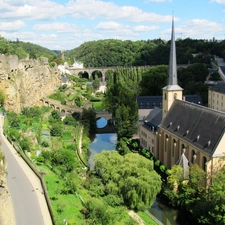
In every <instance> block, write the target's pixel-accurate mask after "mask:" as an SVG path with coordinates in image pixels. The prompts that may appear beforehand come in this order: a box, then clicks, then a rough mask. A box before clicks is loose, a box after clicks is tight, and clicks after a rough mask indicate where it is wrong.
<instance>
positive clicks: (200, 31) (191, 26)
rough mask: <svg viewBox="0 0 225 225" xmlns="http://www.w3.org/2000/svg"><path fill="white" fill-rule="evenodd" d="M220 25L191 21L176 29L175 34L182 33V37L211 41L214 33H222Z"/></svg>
mask: <svg viewBox="0 0 225 225" xmlns="http://www.w3.org/2000/svg"><path fill="white" fill-rule="evenodd" d="M223 29H224V28H223V27H222V25H220V24H217V23H215V22H210V21H208V20H200V19H193V20H190V21H188V22H186V23H184V24H183V25H182V26H180V27H179V28H177V29H176V32H177V33H182V35H183V36H184V37H190V38H198V39H199V38H200V37H204V39H206V38H208V39H212V38H213V36H214V34H215V33H216V32H220V31H222V30H223Z"/></svg>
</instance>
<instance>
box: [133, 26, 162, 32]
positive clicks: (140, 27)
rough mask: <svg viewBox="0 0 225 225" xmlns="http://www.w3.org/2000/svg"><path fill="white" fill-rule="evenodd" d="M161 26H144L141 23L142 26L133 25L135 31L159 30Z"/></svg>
mask: <svg viewBox="0 0 225 225" xmlns="http://www.w3.org/2000/svg"><path fill="white" fill-rule="evenodd" d="M158 28H159V27H157V26H144V25H140V26H135V27H133V30H134V31H137V32H146V31H151V30H157V29H158Z"/></svg>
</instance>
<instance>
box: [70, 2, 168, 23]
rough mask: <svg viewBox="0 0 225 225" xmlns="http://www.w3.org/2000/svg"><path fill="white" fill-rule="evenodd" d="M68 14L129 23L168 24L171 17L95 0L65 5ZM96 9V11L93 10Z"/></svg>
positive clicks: (76, 16)
mask: <svg viewBox="0 0 225 225" xmlns="http://www.w3.org/2000/svg"><path fill="white" fill-rule="evenodd" d="M67 9H68V12H69V13H71V14H72V15H73V17H74V18H86V19H95V18H97V17H100V18H106V19H109V20H111V19H113V20H126V21H130V22H152V23H153V22H154V23H160V22H170V21H171V16H170V15H168V16H161V15H158V14H155V13H146V12H143V11H142V10H141V9H139V8H137V7H134V6H122V7H120V6H117V5H116V4H114V3H113V2H103V1H97V0H77V1H76V2H74V1H70V2H69V3H68V4H67ZM93 9H96V10H93Z"/></svg>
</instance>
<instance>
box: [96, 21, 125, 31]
mask: <svg viewBox="0 0 225 225" xmlns="http://www.w3.org/2000/svg"><path fill="white" fill-rule="evenodd" d="M95 28H96V29H98V30H112V31H115V30H121V29H124V28H125V27H124V25H123V24H119V23H117V22H113V21H108V22H100V23H99V24H97V25H96V26H95Z"/></svg>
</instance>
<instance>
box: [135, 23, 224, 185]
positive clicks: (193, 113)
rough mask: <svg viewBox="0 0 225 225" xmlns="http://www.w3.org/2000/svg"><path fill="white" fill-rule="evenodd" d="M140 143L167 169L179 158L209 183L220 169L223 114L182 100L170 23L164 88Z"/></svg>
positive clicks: (146, 121) (147, 120)
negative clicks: (198, 170)
mask: <svg viewBox="0 0 225 225" xmlns="http://www.w3.org/2000/svg"><path fill="white" fill-rule="evenodd" d="M220 98H222V97H220ZM224 98H225V95H224ZM139 136H140V144H141V146H142V147H144V148H146V149H148V150H149V151H150V152H151V153H152V154H153V155H154V156H155V157H156V158H157V159H159V160H160V161H161V162H162V163H163V164H164V165H165V166H166V167H167V168H171V167H172V166H173V165H176V164H178V162H179V160H180V159H181V157H183V158H185V160H186V162H187V165H191V164H192V163H196V164H198V165H199V166H200V167H201V168H202V169H203V170H205V171H206V173H207V182H210V183H211V179H212V175H213V173H214V172H215V171H217V170H219V169H221V168H222V167H223V166H224V162H225V160H222V158H223V157H224V156H225V113H224V112H222V111H219V110H215V109H212V108H208V107H203V106H201V105H199V104H195V103H191V102H188V101H185V99H184V98H183V89H182V88H181V87H180V86H179V85H178V82H177V64H176V46H175V35H174V22H172V35H171V48H170V61H169V70H168V85H167V86H166V87H164V88H163V89H162V109H159V108H157V107H155V108H154V109H153V110H152V111H151V112H150V114H149V115H148V116H147V117H146V118H145V121H144V122H143V124H142V126H141V127H140V129H139Z"/></svg>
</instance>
